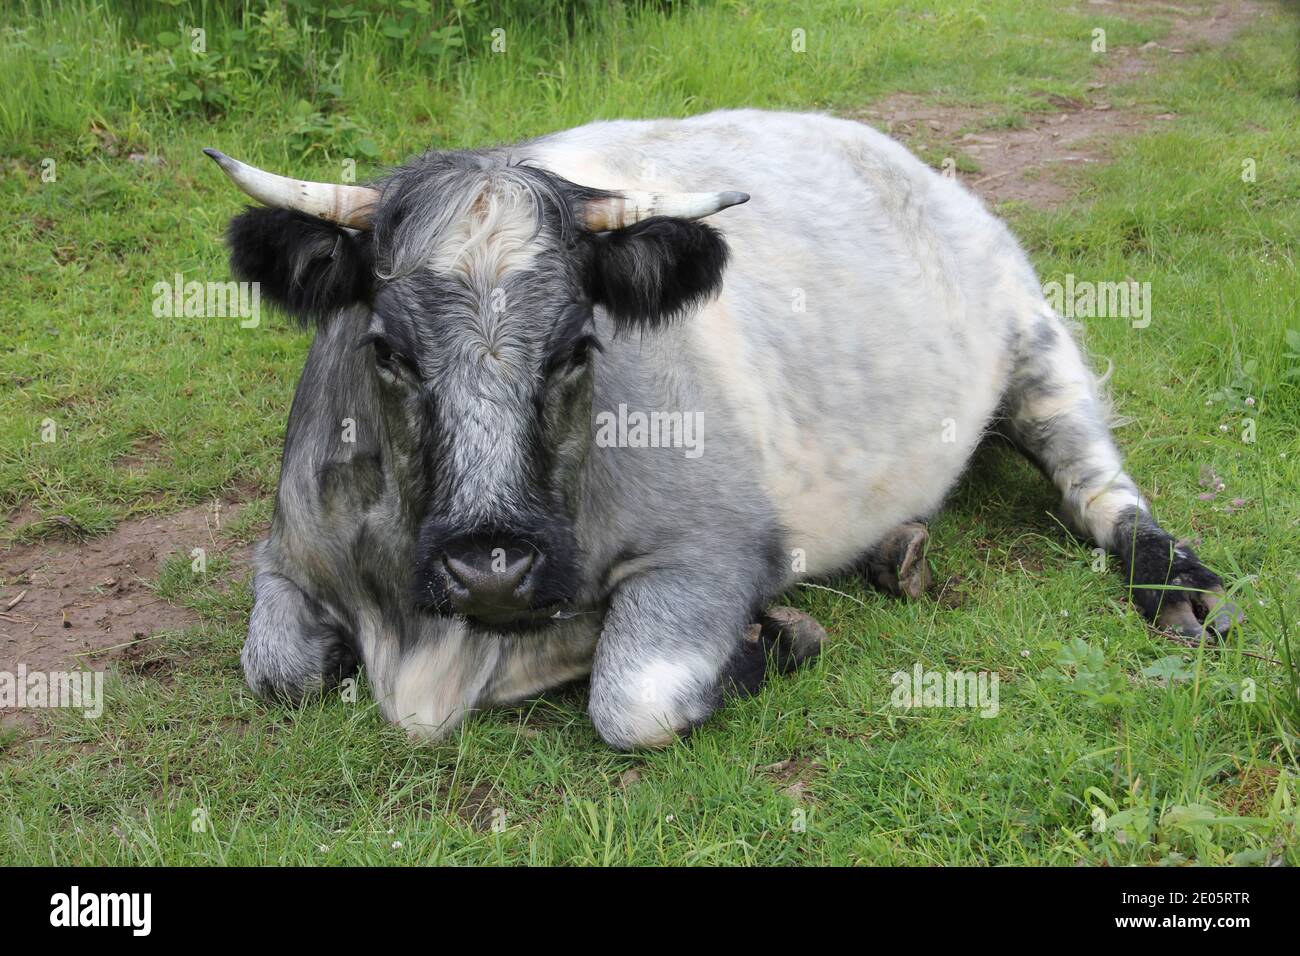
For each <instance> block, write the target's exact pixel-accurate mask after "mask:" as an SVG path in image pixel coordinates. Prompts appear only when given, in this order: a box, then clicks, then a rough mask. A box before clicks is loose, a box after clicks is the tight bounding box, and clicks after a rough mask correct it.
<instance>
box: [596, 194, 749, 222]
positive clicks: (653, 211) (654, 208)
mask: <svg viewBox="0 0 1300 956" xmlns="http://www.w3.org/2000/svg"><path fill="white" fill-rule="evenodd" d="M743 202H749V194H748V193H738V192H725V193H648V192H635V191H631V190H629V191H628V192H620V193H616V194H615V195H613V196H608V197H605V198H602V199H592V200H589V201H588V202H586V203H584V204H583V206H582V209H581V210H580V211H579V214H578V220H579V221H580V222H581V223H582V224H583V225H584V226H586V227H587V229H589V230H590V231H592V232H606V231H608V230H610V229H622V228H623V227H624V226H630V225H632V224H633V223H637V222H640V221H641V220H642V219H649V218H650V217H651V216H676V217H677V218H679V219H703V218H704V217H705V216H711V215H713V214H714V213H715V212H717V211H718V210H720V209H726V208H727V207H728V206H738V205H740V204H741V203H743Z"/></svg>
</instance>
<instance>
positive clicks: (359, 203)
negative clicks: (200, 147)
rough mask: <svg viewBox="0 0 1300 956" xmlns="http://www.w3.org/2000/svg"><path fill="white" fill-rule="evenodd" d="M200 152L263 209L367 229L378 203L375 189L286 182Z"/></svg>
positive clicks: (224, 157) (221, 155) (217, 152)
mask: <svg viewBox="0 0 1300 956" xmlns="http://www.w3.org/2000/svg"><path fill="white" fill-rule="evenodd" d="M203 152H204V153H206V154H207V155H208V156H210V157H211V158H212V159H213V160H215V161H216V164H217V165H218V166H220V167H221V171H222V172H224V173H225V174H226V175H227V176H229V177H230V180H231V182H233V183H234V184H235V185H236V186H238V187H239V188H240V189H241V190H243V191H244V192H245V193H247V194H248V195H249V196H252V197H253V198H254V199H256V200H257V201H258V202H260V203H262V204H263V205H265V206H270V207H272V208H273V209H296V210H298V211H299V212H305V213H307V215H309V216H316V217H317V218H319V219H327V220H329V221H330V222H333V223H337V224H338V225H340V226H348V227H349V228H352V229H369V228H370V223H371V220H372V219H373V218H374V215H375V206H376V205H377V204H378V202H379V190H377V189H371V188H370V187H368V186H343V185H338V184H336V183H313V182H307V181H304V180H301V179H289V178H288V177H287V176H277V175H275V173H268V172H266V170H263V169H258V168H257V167H256V166H249V165H248V164H247V163H241V162H240V161H239V160H237V159H231V158H230V157H229V156H227V155H226V154H225V153H223V152H221V151H220V150H217V149H205V150H204V151H203Z"/></svg>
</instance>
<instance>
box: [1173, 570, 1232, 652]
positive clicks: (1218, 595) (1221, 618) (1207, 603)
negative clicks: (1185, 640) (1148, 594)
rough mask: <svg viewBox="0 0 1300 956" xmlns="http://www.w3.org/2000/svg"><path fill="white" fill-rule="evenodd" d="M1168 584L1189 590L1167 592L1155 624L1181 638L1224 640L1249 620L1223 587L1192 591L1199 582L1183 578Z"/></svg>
mask: <svg viewBox="0 0 1300 956" xmlns="http://www.w3.org/2000/svg"><path fill="white" fill-rule="evenodd" d="M1169 584H1170V586H1171V587H1174V588H1179V587H1182V588H1188V589H1189V590H1186V591H1173V590H1170V591H1165V592H1164V593H1165V601H1164V604H1163V605H1162V606H1161V608H1160V613H1159V614H1157V615H1156V624H1158V625H1159V626H1160V627H1163V628H1166V629H1167V630H1170V631H1173V632H1174V633H1175V634H1178V635H1180V636H1182V637H1191V638H1195V639H1197V640H1204V639H1205V638H1206V637H1216V638H1218V639H1220V640H1222V639H1223V638H1225V637H1227V636H1228V633H1229V632H1230V631H1231V630H1232V629H1233V628H1234V627H1236V626H1237V625H1239V624H1241V623H1242V622H1243V621H1245V620H1246V615H1245V614H1244V613H1243V612H1242V611H1240V610H1238V608H1237V606H1236V605H1235V604H1233V603H1232V602H1230V601H1229V600H1228V599H1227V596H1226V595H1225V594H1224V592H1223V587H1222V586H1221V585H1212V586H1210V587H1205V588H1201V589H1195V590H1193V589H1194V588H1196V587H1197V585H1196V583H1194V582H1191V581H1183V580H1182V579H1181V576H1179V577H1174V578H1173V579H1171V580H1170V582H1169Z"/></svg>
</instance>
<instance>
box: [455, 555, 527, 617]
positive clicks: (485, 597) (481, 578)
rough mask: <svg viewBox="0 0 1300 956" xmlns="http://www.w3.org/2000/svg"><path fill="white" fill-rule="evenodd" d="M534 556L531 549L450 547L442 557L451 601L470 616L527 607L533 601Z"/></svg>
mask: <svg viewBox="0 0 1300 956" xmlns="http://www.w3.org/2000/svg"><path fill="white" fill-rule="evenodd" d="M534 558H535V554H534V552H533V551H531V550H524V549H521V548H517V547H504V546H501V547H487V548H482V547H477V548H464V549H449V550H448V551H447V552H446V553H445V554H443V558H442V560H443V566H444V567H445V568H446V570H447V576H448V577H449V578H450V579H451V583H452V584H453V588H452V591H453V594H452V601H453V603H454V604H455V605H456V606H457V609H458V610H460V611H461V612H462V613H465V614H470V615H476V614H484V615H488V616H492V615H494V614H501V613H510V612H514V611H521V610H524V609H526V608H527V607H528V606H529V604H530V602H531V600H532V587H531V582H530V580H529V577H530V572H531V571H532V569H533V565H534V563H535V562H534ZM457 591H460V592H462V593H460V594H457V593H455V592H457Z"/></svg>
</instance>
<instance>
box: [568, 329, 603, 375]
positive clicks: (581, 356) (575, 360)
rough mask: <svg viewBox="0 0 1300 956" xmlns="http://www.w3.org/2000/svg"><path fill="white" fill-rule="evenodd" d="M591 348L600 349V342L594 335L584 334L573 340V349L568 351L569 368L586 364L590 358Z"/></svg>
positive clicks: (576, 367) (577, 367)
mask: <svg viewBox="0 0 1300 956" xmlns="http://www.w3.org/2000/svg"><path fill="white" fill-rule="evenodd" d="M592 349H595V350H596V351H600V342H598V341H597V340H596V337H595V336H594V335H584V336H583V337H582V338H580V339H578V341H576V342H574V343H573V351H572V352H570V353H569V368H572V369H579V368H582V367H583V366H584V365H586V364H587V361H588V360H589V359H590V358H591V352H592Z"/></svg>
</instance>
